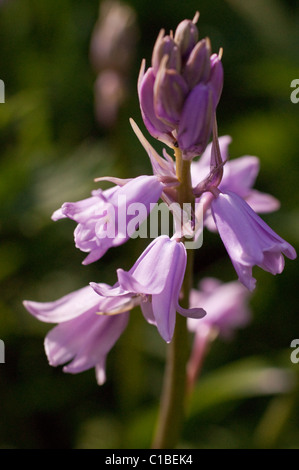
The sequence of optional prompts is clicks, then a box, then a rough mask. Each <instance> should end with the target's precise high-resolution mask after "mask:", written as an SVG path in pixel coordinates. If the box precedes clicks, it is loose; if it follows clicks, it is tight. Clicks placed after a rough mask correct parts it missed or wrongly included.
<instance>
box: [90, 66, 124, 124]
mask: <svg viewBox="0 0 299 470" xmlns="http://www.w3.org/2000/svg"><path fill="white" fill-rule="evenodd" d="M94 92H95V96H96V100H95V114H96V118H97V120H98V122H99V124H101V125H103V126H104V127H111V126H113V125H114V123H115V121H116V119H117V115H118V110H119V107H120V105H121V104H122V103H123V101H124V99H125V97H126V93H127V87H126V83H125V82H124V80H123V78H122V76H121V75H120V74H119V73H117V72H115V71H114V70H109V69H108V70H104V71H103V72H101V73H99V75H98V77H97V79H96V82H95V85H94Z"/></svg>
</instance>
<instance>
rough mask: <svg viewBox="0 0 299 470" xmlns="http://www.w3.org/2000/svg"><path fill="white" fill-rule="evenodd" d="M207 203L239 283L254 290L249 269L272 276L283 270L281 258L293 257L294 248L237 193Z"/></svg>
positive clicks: (294, 254)
mask: <svg viewBox="0 0 299 470" xmlns="http://www.w3.org/2000/svg"><path fill="white" fill-rule="evenodd" d="M218 193H219V194H218V195H217V197H215V198H213V200H212V203H211V210H212V215H213V218H214V221H215V224H216V227H217V230H218V232H219V235H220V237H221V239H222V241H223V243H224V246H225V248H226V250H227V252H228V254H229V256H230V258H231V260H232V263H233V265H234V268H235V270H236V272H237V274H238V276H239V279H240V281H241V282H242V283H243V284H244V285H245V286H246V287H247V288H248V289H249V290H253V289H254V287H255V279H254V278H253V277H252V268H253V266H255V265H256V266H259V267H261V268H262V269H264V270H265V271H269V272H270V273H272V274H279V273H281V272H282V271H283V268H284V257H283V254H284V255H285V256H287V257H288V258H290V259H295V258H296V251H295V249H294V248H293V247H292V246H291V245H290V244H289V243H288V242H286V241H285V240H283V239H282V238H281V237H279V236H278V235H277V234H276V233H275V232H274V231H273V230H272V229H271V228H270V227H269V226H268V225H267V224H266V223H265V222H264V221H263V220H262V219H261V218H260V217H259V216H258V215H257V214H256V213H255V212H254V211H253V210H252V209H251V207H250V206H249V205H248V204H247V203H246V202H245V201H244V200H243V199H242V198H241V197H240V196H238V195H237V194H235V193H233V192H229V191H226V192H220V191H218Z"/></svg>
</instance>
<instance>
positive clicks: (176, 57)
mask: <svg viewBox="0 0 299 470" xmlns="http://www.w3.org/2000/svg"><path fill="white" fill-rule="evenodd" d="M163 36H164V30H163V29H162V30H161V31H160V34H159V36H158V38H157V40H156V43H155V46H154V50H153V55H152V67H153V69H154V72H155V74H157V72H158V69H159V67H160V64H161V61H162V59H163V57H165V56H167V57H168V59H167V62H166V67H167V68H169V69H175V70H177V71H178V72H179V71H180V68H181V53H180V50H179V48H178V46H177V44H176V43H175V42H174V40H173V39H172V38H171V37H170V36H164V37H163Z"/></svg>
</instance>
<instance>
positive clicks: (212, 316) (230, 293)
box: [187, 278, 251, 386]
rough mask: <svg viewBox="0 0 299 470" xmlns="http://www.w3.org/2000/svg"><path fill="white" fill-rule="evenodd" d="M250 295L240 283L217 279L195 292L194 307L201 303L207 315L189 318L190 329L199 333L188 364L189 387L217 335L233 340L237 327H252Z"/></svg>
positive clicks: (192, 294) (202, 285)
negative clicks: (198, 318)
mask: <svg viewBox="0 0 299 470" xmlns="http://www.w3.org/2000/svg"><path fill="white" fill-rule="evenodd" d="M249 296H250V293H249V291H248V289H246V287H244V286H243V285H242V284H241V283H240V282H238V281H233V282H228V283H223V282H221V281H219V280H218V279H215V278H205V279H203V280H202V281H201V282H200V284H199V288H198V289H192V291H191V294H190V306H191V307H192V306H193V305H199V304H200V305H202V307H203V308H204V309H205V310H206V312H207V314H206V316H205V317H204V318H203V319H201V320H196V319H193V318H188V329H189V330H190V331H191V332H194V333H195V336H194V341H193V348H192V352H191V355H190V358H189V361H188V365H187V371H188V383H189V386H191V385H193V384H194V382H195V379H196V377H197V375H198V373H199V371H200V369H201V365H202V363H203V360H204V359H205V355H206V353H207V347H208V346H209V344H210V342H211V341H212V340H214V339H215V338H216V337H217V336H220V337H223V338H225V339H230V338H231V337H232V335H233V334H234V332H235V330H236V329H237V328H242V327H244V326H246V325H247V324H248V322H249V321H250V317H251V312H250V309H249V305H248V301H249Z"/></svg>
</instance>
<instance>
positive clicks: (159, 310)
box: [91, 235, 205, 342]
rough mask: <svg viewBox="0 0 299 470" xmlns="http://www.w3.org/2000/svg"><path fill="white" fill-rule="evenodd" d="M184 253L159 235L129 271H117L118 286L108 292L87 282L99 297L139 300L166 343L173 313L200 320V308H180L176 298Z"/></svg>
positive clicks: (180, 285) (164, 236)
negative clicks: (126, 297)
mask: <svg viewBox="0 0 299 470" xmlns="http://www.w3.org/2000/svg"><path fill="white" fill-rule="evenodd" d="M186 261H187V254H186V249H185V247H184V244H183V243H182V242H177V241H176V240H174V239H170V238H169V237H168V236H167V235H161V236H160V237H157V238H156V239H155V240H153V241H152V242H151V243H150V245H148V247H147V248H146V249H145V250H144V252H143V253H142V254H141V256H140V257H139V258H138V260H137V261H136V263H135V264H134V266H133V267H132V268H131V269H130V270H129V271H124V270H122V269H118V270H117V277H118V283H117V285H116V286H113V287H111V288H110V289H109V288H108V289H107V288H106V287H104V289H103V287H102V285H101V284H96V283H91V286H92V287H93V289H94V290H95V291H96V292H98V293H99V294H100V295H101V296H107V297H108V298H109V297H119V296H120V297H121V296H124V295H126V296H130V295H131V297H132V298H136V297H138V298H140V300H141V302H140V306H141V309H142V312H143V314H144V316H145V318H146V319H147V321H148V322H149V323H153V324H155V325H156V326H157V328H158V331H159V333H160V335H161V336H162V338H163V339H164V340H165V341H166V342H170V341H171V339H172V336H173V332H174V327H175V319H176V312H178V313H180V314H181V315H184V316H187V317H195V318H201V317H202V316H204V315H205V311H204V310H203V309H202V308H197V307H196V308H192V309H184V308H182V307H181V306H180V305H179V295H180V291H181V287H182V283H183V279H184V275H185V268H186Z"/></svg>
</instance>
